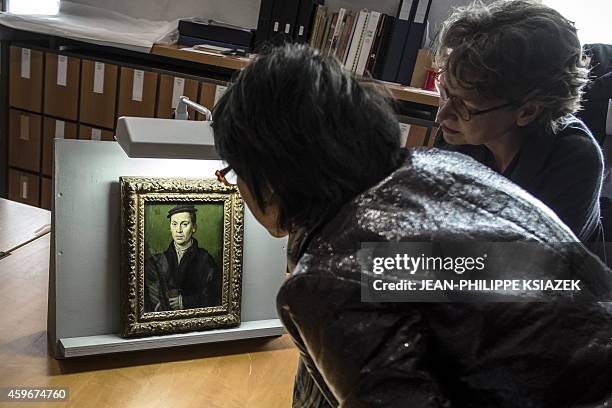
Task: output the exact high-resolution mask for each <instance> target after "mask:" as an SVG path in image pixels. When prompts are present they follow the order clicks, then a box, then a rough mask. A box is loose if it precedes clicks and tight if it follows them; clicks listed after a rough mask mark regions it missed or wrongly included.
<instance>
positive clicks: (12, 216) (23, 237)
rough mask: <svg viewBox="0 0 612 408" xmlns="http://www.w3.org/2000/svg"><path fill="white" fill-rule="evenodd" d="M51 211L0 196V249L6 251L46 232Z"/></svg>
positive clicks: (49, 222)
mask: <svg viewBox="0 0 612 408" xmlns="http://www.w3.org/2000/svg"><path fill="white" fill-rule="evenodd" d="M50 224H51V212H49V211H47V210H43V209H40V208H36V207H31V206H29V205H25V204H21V203H18V202H16V201H11V200H6V199H4V198H0V251H1V252H8V251H9V250H11V249H12V248H15V247H19V246H20V245H23V244H25V243H27V242H29V241H31V240H33V239H36V238H37V237H38V236H40V235H44V234H45V233H46V232H48V227H49V226H50Z"/></svg>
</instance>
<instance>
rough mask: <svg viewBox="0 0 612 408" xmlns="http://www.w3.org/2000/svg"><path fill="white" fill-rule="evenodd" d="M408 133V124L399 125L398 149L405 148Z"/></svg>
mask: <svg viewBox="0 0 612 408" xmlns="http://www.w3.org/2000/svg"><path fill="white" fill-rule="evenodd" d="M408 133H410V125H409V124H408V123H400V147H404V146H406V141H407V140H408Z"/></svg>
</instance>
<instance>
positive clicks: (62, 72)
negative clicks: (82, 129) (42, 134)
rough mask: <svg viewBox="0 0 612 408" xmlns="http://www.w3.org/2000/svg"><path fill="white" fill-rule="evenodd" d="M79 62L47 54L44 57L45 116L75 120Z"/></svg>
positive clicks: (76, 59) (77, 106) (71, 58)
mask: <svg viewBox="0 0 612 408" xmlns="http://www.w3.org/2000/svg"><path fill="white" fill-rule="evenodd" d="M80 70H81V60H80V59H78V58H73V57H67V56H65V55H58V54H53V53H47V54H46V55H45V106H44V111H45V113H46V114H49V115H53V116H57V117H60V118H63V119H68V120H74V121H76V120H77V113H78V109H79V79H80Z"/></svg>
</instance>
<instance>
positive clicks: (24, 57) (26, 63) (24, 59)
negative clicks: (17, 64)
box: [21, 48, 31, 79]
mask: <svg viewBox="0 0 612 408" xmlns="http://www.w3.org/2000/svg"><path fill="white" fill-rule="evenodd" d="M30 59H31V51H30V49H29V48H22V49H21V77H22V78H25V79H30Z"/></svg>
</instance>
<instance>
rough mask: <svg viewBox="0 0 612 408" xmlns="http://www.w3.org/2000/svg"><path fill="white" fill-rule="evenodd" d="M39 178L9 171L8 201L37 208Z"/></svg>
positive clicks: (25, 173) (22, 172) (13, 170)
mask: <svg viewBox="0 0 612 408" xmlns="http://www.w3.org/2000/svg"><path fill="white" fill-rule="evenodd" d="M39 184H40V178H39V177H38V176H37V175H35V174H31V173H28V172H24V171H20V170H16V169H9V194H8V196H9V197H8V198H9V200H13V201H19V202H20V203H24V204H28V205H33V206H38V205H39V201H40V186H39Z"/></svg>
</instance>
